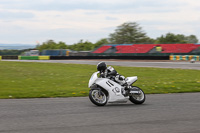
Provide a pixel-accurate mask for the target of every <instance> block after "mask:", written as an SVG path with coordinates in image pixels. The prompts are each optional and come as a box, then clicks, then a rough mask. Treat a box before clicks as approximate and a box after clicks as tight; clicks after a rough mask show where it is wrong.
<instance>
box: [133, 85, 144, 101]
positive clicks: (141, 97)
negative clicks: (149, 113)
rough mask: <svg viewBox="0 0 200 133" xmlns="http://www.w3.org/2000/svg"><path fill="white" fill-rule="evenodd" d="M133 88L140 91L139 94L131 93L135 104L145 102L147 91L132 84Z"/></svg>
mask: <svg viewBox="0 0 200 133" xmlns="http://www.w3.org/2000/svg"><path fill="white" fill-rule="evenodd" d="M131 90H134V91H135V90H137V91H139V94H131V95H130V98H129V100H130V101H131V102H132V103H134V104H142V103H144V101H145V99H146V97H145V93H144V92H143V90H142V89H140V88H139V87H137V86H132V88H131Z"/></svg>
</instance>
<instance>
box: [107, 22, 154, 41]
mask: <svg viewBox="0 0 200 133" xmlns="http://www.w3.org/2000/svg"><path fill="white" fill-rule="evenodd" d="M152 41H153V39H151V38H149V37H148V36H146V33H145V32H144V31H143V30H142V28H141V27H140V26H139V24H137V23H136V22H128V23H123V24H122V25H120V26H118V27H117V29H116V30H115V32H114V33H111V34H110V38H109V42H110V43H112V44H129V43H130V44H131V43H152Z"/></svg>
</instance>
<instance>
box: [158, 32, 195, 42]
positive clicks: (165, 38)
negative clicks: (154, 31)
mask: <svg viewBox="0 0 200 133" xmlns="http://www.w3.org/2000/svg"><path fill="white" fill-rule="evenodd" d="M197 42H198V39H197V37H196V36H195V35H190V36H185V35H182V34H177V35H175V34H173V33H167V34H166V35H162V36H161V37H158V38H157V39H156V41H155V43H156V44H163V43H164V44H167V43H172V44H173V43H197Z"/></svg>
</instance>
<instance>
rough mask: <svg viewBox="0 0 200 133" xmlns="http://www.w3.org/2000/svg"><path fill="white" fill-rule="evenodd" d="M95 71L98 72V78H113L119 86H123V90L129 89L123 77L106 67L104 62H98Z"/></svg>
mask: <svg viewBox="0 0 200 133" xmlns="http://www.w3.org/2000/svg"><path fill="white" fill-rule="evenodd" d="M97 70H98V71H99V72H100V74H101V75H100V76H101V77H103V78H109V79H112V78H113V77H114V80H115V81H116V82H118V83H119V84H120V85H122V86H125V89H129V86H128V84H127V83H126V81H125V77H124V76H122V75H120V74H118V73H117V71H116V70H115V69H114V68H113V67H111V66H108V67H107V65H106V63H105V62H99V63H98V64H97Z"/></svg>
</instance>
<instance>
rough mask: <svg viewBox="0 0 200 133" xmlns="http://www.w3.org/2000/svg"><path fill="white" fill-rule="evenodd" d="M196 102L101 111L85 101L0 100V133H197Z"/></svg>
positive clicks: (165, 98) (173, 99) (159, 99)
mask: <svg viewBox="0 0 200 133" xmlns="http://www.w3.org/2000/svg"><path fill="white" fill-rule="evenodd" d="M199 101H200V93H187V94H186V93H181V94H156V95H147V100H146V102H145V103H144V104H142V105H134V104H132V103H130V102H128V103H125V104H108V105H107V106H104V107H97V106H95V105H93V104H92V103H91V102H90V101H89V99H88V98H87V97H80V98H46V99H1V100H0V133H200V127H199V125H200V102H199Z"/></svg>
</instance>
